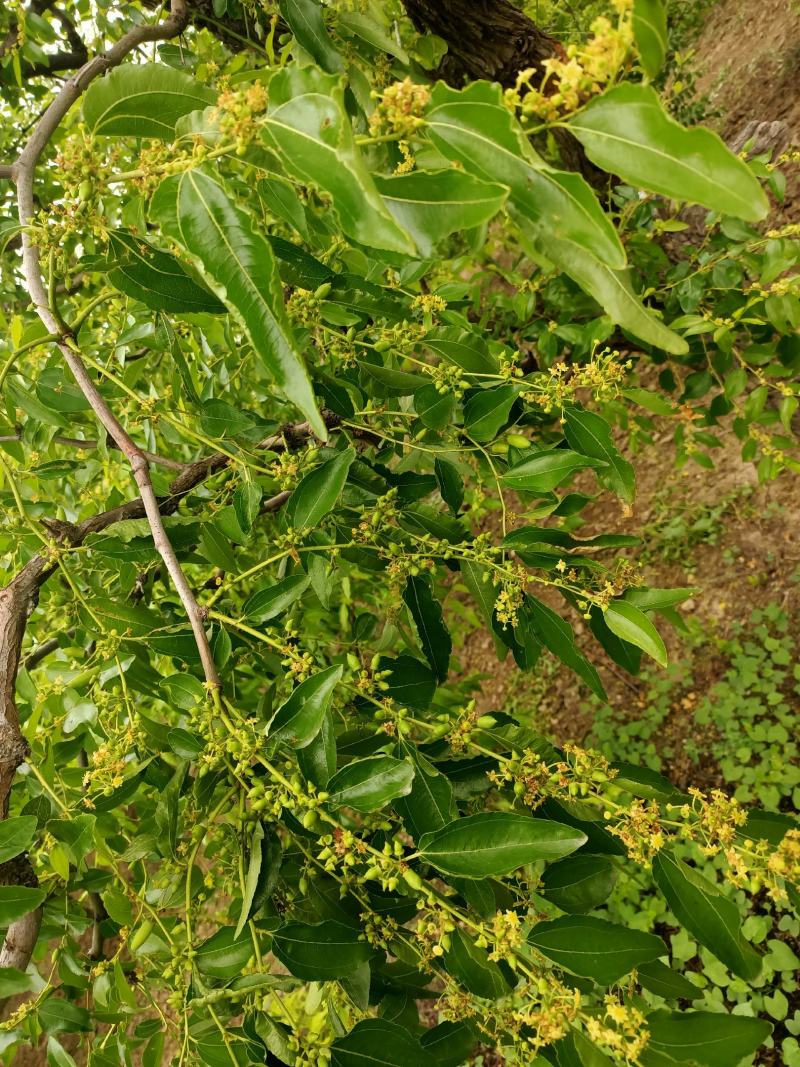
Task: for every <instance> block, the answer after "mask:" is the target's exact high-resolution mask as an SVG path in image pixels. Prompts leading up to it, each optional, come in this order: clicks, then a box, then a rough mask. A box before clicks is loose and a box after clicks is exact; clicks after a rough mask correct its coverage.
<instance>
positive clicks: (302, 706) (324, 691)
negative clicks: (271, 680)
mask: <svg viewBox="0 0 800 1067" xmlns="http://www.w3.org/2000/svg"><path fill="white" fill-rule="evenodd" d="M342 671H343V668H342V666H341V664H340V665H339V666H338V667H327V668H326V669H325V670H323V671H319V672H318V673H317V674H312V676H311V677H310V678H306V680H305V681H304V682H301V683H300V684H299V685H298V686H297V687H296V688H295V689H294V690H293V691H292V694H291V696H290V697H289V699H288V700H287V701H286V702H285V703H284V704H282V705H281V706H280V707H279V708H278V710H277V711H276V712H275V714H274V715H273V716H272V718H271V719H270V721H269V725H268V727H267V731H266V732H267V737H268V738H269V739H270V740H271V741H274V742H280V743H281V744H284V745H289V746H290V747H291V748H293V749H299V748H305V747H306V745H308V744H310V743H311V742H312V741H313V740H314V738H315V737H316V736H317V734H318V733H319V731H320V728H321V726H322V720H323V719H324V718H325V715H326V714H327V711H328V708H329V707H330V705H331V700H332V699H333V693H334V690H335V689H336V686H337V685H338V683H339V682H340V681H341V677H342Z"/></svg>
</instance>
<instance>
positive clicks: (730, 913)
mask: <svg viewBox="0 0 800 1067" xmlns="http://www.w3.org/2000/svg"><path fill="white" fill-rule="evenodd" d="M653 878H654V879H655V882H656V885H657V886H658V888H659V889H660V890H661V892H662V893H663V894H664V897H665V898H666V901H667V903H668V904H669V906H670V908H671V909H672V911H673V912H674V914H675V917H676V918H677V919H678V921H679V922H680V923H681V924H682V925H683V926H685V927H686V929H687V930H688V931H689V933H690V934H691V935H692V936H693V937H695V938H697V940H698V941H699V942H700V944H701V945H705V947H706V948H707V949H708V950H709V951H710V952H713V953H714V955H715V956H716V957H717V959H720V960H722V962H723V963H724V964H725V966H726V967H728V968H730V970H731V971H733V973H734V974H737V975H739V977H740V978H744V979H745V980H746V981H748V982H751V981H753V980H754V979H756V978H757V977H758V975H759V974H760V972H761V958H760V956H759V955H758V953H757V952H756V951H755V949H754V948H753V947H752V945H750V943H749V942H748V941H746V940H745V939H744V937H743V936H742V932H741V917H740V915H739V909H738V908H737V907H736V905H735V904H734V903H733V901H731V900H729V899H728V898H727V897H725V896H723V895H722V893H720V892H719V891H718V889H717V887H716V886H715V885H714V884H713V883H712V882H709V881H708V879H707V878H704V877H703V875H701V874H700V873H699V872H698V871H696V870H695V869H694V868H692V867H689V866H687V865H686V864H685V863H684V862H683V861H682V860H679V859H678V858H677V857H676V856H674V855H673V854H672V853H671V852H668V851H666V850H665V849H662V850H661V852H659V853H658V855H657V856H656V857H655V859H654V860H653Z"/></svg>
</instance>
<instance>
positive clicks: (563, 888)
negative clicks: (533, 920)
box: [542, 856, 617, 915]
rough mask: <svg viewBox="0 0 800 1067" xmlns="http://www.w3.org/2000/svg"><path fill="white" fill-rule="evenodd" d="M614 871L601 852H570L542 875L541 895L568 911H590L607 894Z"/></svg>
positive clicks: (610, 887) (575, 913)
mask: <svg viewBox="0 0 800 1067" xmlns="http://www.w3.org/2000/svg"><path fill="white" fill-rule="evenodd" d="M616 880H617V872H616V870H615V868H614V866H613V864H612V863H611V861H610V860H609V859H607V858H606V857H605V856H570V857H568V858H567V859H565V860H560V861H559V862H558V863H554V864H552V865H551V866H550V867H548V868H547V870H546V871H545V872H544V874H543V875H542V887H543V888H542V895H543V896H545V897H546V898H547V899H548V900H549V901H550V902H551V903H553V904H555V905H556V906H557V907H559V908H561V910H562V911H566V912H569V913H570V914H571V915H580V914H583V913H584V912H587V911H592V909H593V908H596V907H597V906H598V905H600V904H602V903H603V901H604V900H607V899H608V897H609V896H610V895H611V890H612V889H613V888H614V883H615V882H616Z"/></svg>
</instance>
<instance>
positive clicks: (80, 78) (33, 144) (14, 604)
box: [0, 0, 219, 970]
mask: <svg viewBox="0 0 800 1067" xmlns="http://www.w3.org/2000/svg"><path fill="white" fill-rule="evenodd" d="M187 21H188V12H187V6H186V0H172V2H171V6H170V14H169V16H168V17H167V18H166V19H165V20H164V21H163V22H160V23H158V24H157V25H154V26H135V27H134V28H133V29H132V30H130V31H129V32H128V33H126V34H124V35H123V36H122V37H121V38H120V40H119V41H117V43H116V44H115V45H113V47H112V48H110V49H109V50H108V51H107V52H105V53H104V54H102V55H98V56H95V57H94V58H93V59H91V60H90V61H89V62H88V63H86V64H85V65H84V66H83V67H81V69H80V70H79V71H78V72H77V74H75V75H74V77H72V78H70V79H69V80H68V81H67V82H66V83H65V84H64V85H63V86H62V88H61V90H60V91H59V93H58V94H57V96H56V97H55V99H54V100H53V101H52V103H51V104H50V106H49V107H48V108H47V110H46V111H45V112H44V114H43V115H42V117H41V118H40V119H39V121H38V122H37V124H36V126H35V128H34V130H33V133H32V134H31V136H30V138H29V139H28V141H27V143H26V145H25V147H24V148H23V150H22V152H21V153H20V156H19V158H18V159H17V161H16V163H14V165H13V166H12V178H13V180H14V181H15V183H16V186H17V209H18V213H19V221H20V224H21V225H22V226H23V227H26V229H25V230H23V234H22V269H23V274H24V277H25V283H26V287H27V289H28V293H29V295H30V297H31V300H32V302H33V305H34V307H35V309H36V312H37V314H38V315H39V318H40V319H41V320H42V322H43V323H44V324H45V327H46V328H47V331H48V333H54V334H56V335H57V337H58V341H57V344H58V347H59V349H60V351H61V353H62V355H63V357H64V360H65V362H66V363H67V366H68V367H69V368H70V370H71V372H72V374H73V377H74V378H75V380H76V382H77V383H78V385H79V386H80V388H81V390H82V392H83V394H84V396H85V397H86V399H87V400H88V401H89V404H90V406H91V408H92V410H93V411H94V412H95V414H96V415H97V417H98V418H99V420H100V422H101V423H102V425H103V426H104V428H105V429H106V431H107V432H108V433H109V434H110V435H111V436H112V438H113V439H114V440H115V441H116V443H117V444H118V445H119V447H120V448H121V449H122V451H123V452H124V453H125V455H126V456H127V458H128V460H129V462H130V465H131V469H132V471H133V475H134V478H135V479H136V483H137V485H138V486H139V492H140V494H141V498H140V500H141V506H142V508H143V510H144V511H145V513H146V515H147V518H148V520H149V522H150V527H151V529H152V531H153V541H154V543H155V545H156V547H157V548H158V551H159V553H160V554H161V557H162V559H163V560H164V565H165V566H166V568H167V570H168V572H169V574H170V577H171V578H172V580H173V582H174V584H175V587H176V588H177V590H178V594H179V596H180V598H181V601H182V603H183V605H184V608H185V609H186V612H187V614H188V616H189V620H190V622H191V625H192V630H193V632H194V635H195V640H196V641H197V645H198V649H199V652H200V658H201V661H202V663H203V670H204V673H205V676H206V679H207V681H208V682H209V684H210V685H212V686H215V687H217V686H219V675H218V673H217V669H216V666H215V665H214V658H213V656H212V654H211V649H210V647H209V644H208V640H207V638H206V634H205V627H204V625H203V618H202V616H201V613H200V609H199V607H198V605H197V601H196V600H195V597H194V593H193V592H192V590H191V589H190V587H189V584H188V582H187V581H186V577H185V575H184V573H183V571H182V569H181V566H180V564H179V563H178V559H177V557H176V555H175V551H174V549H173V548H172V545H171V544H170V541H169V538H168V537H167V534H166V531H165V530H164V524H163V522H162V520H161V511H160V505H159V502H158V500H157V499H156V495H155V493H154V491H153V486H152V482H151V481H150V474H149V469H148V462H147V459H146V457H145V456H144V454H143V453H142V451H141V449H139V448H138V446H137V445H136V444H135V443H134V442H133V440H132V439H131V438H130V437H129V436H128V434H127V433H126V431H125V430H124V429H123V427H122V426H121V425H120V423H119V421H118V420H117V418H116V416H115V415H114V413H113V412H112V411H111V409H110V408H109V406H108V404H107V403H106V401H105V398H104V397H103V396H102V394H101V393H100V391H99V390H98V389H97V387H96V385H95V383H94V381H93V380H92V379H91V377H90V376H89V374H88V373H87V370H86V367H85V366H84V364H83V361H82V359H81V356H80V351H79V349H78V346H77V344H76V343H75V338H74V336H73V335H72V334H71V333H70V331H69V330H68V329H67V328H66V327H65V326H64V323H63V322H62V321H61V320H60V318H59V316H58V315H57V314H56V312H55V309H54V308H51V307H50V303H49V299H48V294H47V290H46V288H45V285H44V282H43V279H42V272H41V267H40V262H39V250H38V248H37V246H36V245H35V244H34V243H33V242H32V241H31V237H30V233H29V232H28V231H27V227H28V226H29V225H30V223H31V220H32V219H33V216H34V210H35V200H34V192H33V183H34V173H35V170H36V164H37V163H38V161H39V158H40V156H41V154H42V152H43V151H44V149H45V148H46V147H47V144H48V142H49V141H50V138H51V137H52V136H53V134H54V133H55V131H56V130H57V129H58V126H59V124H60V123H61V120H62V119H63V118H64V116H65V115H66V114H67V113H68V112H69V110H70V108H71V107H72V106H73V104H74V103H75V102H76V101H77V100H78V99H79V98H80V97H81V95H82V94H83V93H84V91H85V90H86V89H87V87H88V86H89V85H90V84H91V83H92V82H93V81H94V79H95V78H97V77H99V76H100V75H101V74H105V73H106V71H108V70H111V69H112V68H113V67H116V66H118V65H119V64H120V63H121V62H122V61H123V59H125V57H126V56H127V55H128V54H129V53H130V52H131V51H133V49H134V48H138V47H139V46H140V45H141V44H144V43H145V42H147V41H158V40H165V39H167V38H171V37H176V36H177V35H178V34H179V33H181V31H182V30H183V28H184V26H185V25H186V22H187ZM176 506H177V505H176ZM117 510H119V509H117ZM54 566H55V564H54V563H53V562H52V561H51V560H46V559H45V558H44V557H42V556H37V557H35V558H34V559H33V560H31V562H30V563H29V564H27V566H26V567H25V568H23V570H22V572H21V573H20V574H19V575H18V576H17V578H15V579H14V581H13V582H11V584H10V585H9V586H8V587H7V588H6V589H4V590H2V592H0V698H1V699H2V706H0V814H2V817H3V818H5V817H6V816H7V815H8V804H9V797H10V793H11V785H12V783H13V780H14V776H15V774H16V770H17V767H18V766H19V765H20V763H22V762H23V761H24V760H25V759H26V758H27V755H28V745H27V742H26V741H25V739H24V738H23V736H22V733H21V731H20V728H19V716H18V714H17V708H16V704H15V702H14V688H15V684H16V677H17V669H18V666H19V656H20V648H21V644H22V637H23V634H24V632H25V625H26V622H27V619H28V616H29V615H30V614H31V612H32V611H33V609H34V607H35V606H36V602H37V599H38V592H39V588H40V586H41V584H42V582H43V581H44V580H45V578H46V577H47V575H48V574H49V573H51V572H52V570H53V568H54ZM40 924H41V910H36V911H33V912H31V913H30V914H29V915H26V916H24V917H23V918H22V919H19V920H17V921H16V922H14V923H12V924H11V925H10V927H9V928H8V931H7V933H6V937H5V940H4V943H3V948H2V950H0V965H2V966H6V967H8V966H14V967H18V968H19V969H20V970H24V969H25V967H27V965H28V962H29V961H30V957H31V954H32V952H33V949H34V947H35V945H36V939H37V937H38V934H39V927H40Z"/></svg>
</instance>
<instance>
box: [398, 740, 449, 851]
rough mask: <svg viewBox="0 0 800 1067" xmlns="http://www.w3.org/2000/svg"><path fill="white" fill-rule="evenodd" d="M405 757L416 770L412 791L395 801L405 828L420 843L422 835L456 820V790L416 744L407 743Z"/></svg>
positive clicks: (404, 751)
mask: <svg viewBox="0 0 800 1067" xmlns="http://www.w3.org/2000/svg"><path fill="white" fill-rule="evenodd" d="M402 752H403V754H404V755H405V756H406V757H407V758H408V759H410V760H411V763H412V765H413V767H414V780H413V782H412V783H411V790H410V791H409V793H408V794H407V795H406V796H404V797H402V798H397V799H396V801H395V805H394V807H395V810H396V811H397V814H398V815H399V816H400V818H401V819H402V820H403V822H404V824H405V826H406V829H407V830H408V832H409V833H410V834H411V836H412V837H413V838H414V840H415V841H418V840H419V839H420V838H421V837H422V835H423V834H427V833H432V832H433V831H434V830H440V829H441V828H442V827H443V826H446V825H447V824H448V823H449V822H452V820H453V819H455V818H456V815H457V812H456V805H455V801H454V799H453V787H452V786H451V785H450V782H449V781H448V779H447V778H446V777H445V775H443V774H440V773H439V771H437V770H436V768H435V767H434V765H433V764H432V763H431V762H430V761H429V760H427V759H426V758H425V756H423V755H422V753H421V752H419V751H418V750H417V748H416V747H415V746H414V745H408V744H404V745H403V746H402Z"/></svg>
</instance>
